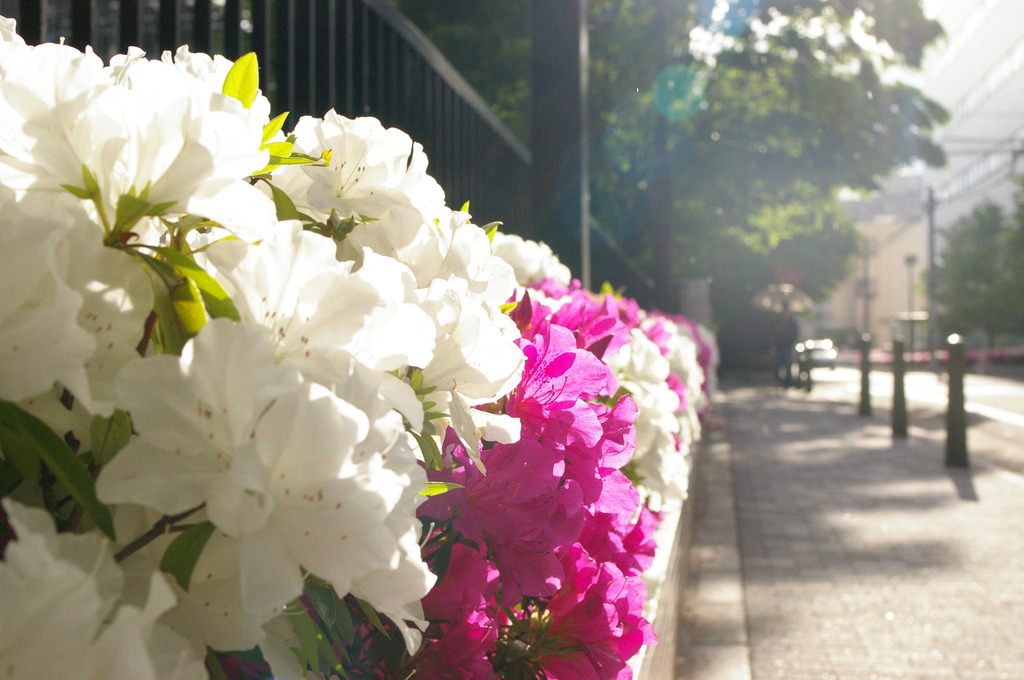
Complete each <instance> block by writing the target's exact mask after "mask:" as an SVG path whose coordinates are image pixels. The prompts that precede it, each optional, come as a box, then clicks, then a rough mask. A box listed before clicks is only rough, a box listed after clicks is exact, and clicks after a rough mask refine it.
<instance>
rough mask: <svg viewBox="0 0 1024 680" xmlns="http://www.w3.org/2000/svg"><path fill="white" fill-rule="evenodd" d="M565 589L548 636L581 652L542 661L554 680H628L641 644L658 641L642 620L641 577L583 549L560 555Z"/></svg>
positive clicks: (556, 600)
mask: <svg viewBox="0 0 1024 680" xmlns="http://www.w3.org/2000/svg"><path fill="white" fill-rule="evenodd" d="M561 559H562V565H563V567H564V569H565V585H564V586H563V587H562V589H561V590H559V591H558V593H557V594H556V595H555V596H554V597H553V598H551V603H550V604H549V605H548V612H549V613H550V615H551V620H552V623H551V628H550V629H549V631H548V635H550V636H553V637H556V638H558V639H560V640H563V641H564V642H565V644H566V646H567V647H575V646H580V647H583V651H581V652H578V653H576V654H571V655H565V654H564V653H563V654H552V655H549V656H547V657H544V658H543V659H541V665H542V666H543V668H544V670H545V672H546V673H547V677H548V678H549V679H550V680H613V679H614V680H627V679H628V678H632V671H631V670H630V668H629V666H627V665H626V661H627V660H628V659H629V658H631V657H632V656H634V655H635V654H636V653H637V652H638V651H639V650H640V647H641V646H642V645H645V644H654V643H655V642H657V638H656V637H655V635H654V630H653V628H652V627H651V624H650V623H649V622H648V621H647V620H645V619H644V618H643V605H644V600H645V599H646V596H647V593H646V590H645V589H644V586H643V582H642V581H641V580H640V579H639V578H638V577H629V576H626V575H624V574H623V573H622V571H621V570H620V569H619V568H618V567H617V566H615V564H614V563H611V562H604V563H602V562H598V561H597V560H595V559H594V558H593V557H591V556H590V555H588V554H587V551H586V550H584V549H583V547H582V546H580V545H578V544H577V545H574V546H572V547H571V548H569V549H568V550H566V551H565V552H563V553H562V555H561Z"/></svg>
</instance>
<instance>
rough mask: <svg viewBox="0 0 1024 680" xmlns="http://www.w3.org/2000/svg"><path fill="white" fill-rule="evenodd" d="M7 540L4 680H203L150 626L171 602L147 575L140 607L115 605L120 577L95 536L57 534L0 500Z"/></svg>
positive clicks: (2, 585)
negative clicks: (10, 537)
mask: <svg viewBox="0 0 1024 680" xmlns="http://www.w3.org/2000/svg"><path fill="white" fill-rule="evenodd" d="M3 505H4V510H5V511H6V512H7V514H8V517H9V519H10V522H11V525H12V526H13V528H14V531H15V533H16V534H17V540H16V541H13V542H11V543H10V544H8V546H7V548H6V551H5V554H4V561H3V562H0V612H2V613H0V668H3V671H4V678H9V679H10V680H35V678H58V677H73V678H82V679H83V680H119V679H121V678H124V679H125V680H128V679H131V680H150V679H152V680H158V679H167V680H171V679H173V680H187V679H189V678H197V679H198V678H205V677H206V671H205V668H204V667H203V663H202V661H201V660H199V659H196V658H195V657H194V656H193V655H192V652H191V650H190V649H189V647H188V646H187V645H186V644H185V642H184V640H182V639H181V638H180V637H178V636H177V635H176V634H174V633H173V632H171V631H170V630H169V629H167V628H165V627H164V626H163V625H161V624H160V623H157V619H158V618H159V617H160V615H161V614H163V613H164V612H165V611H167V610H168V609H169V608H170V607H171V606H173V604H174V596H173V594H172V592H171V590H170V588H169V587H168V586H167V583H166V582H165V581H164V579H163V576H161V575H159V574H154V575H153V576H152V579H151V583H150V593H149V597H148V600H147V601H146V603H145V604H144V606H142V607H141V608H138V607H135V606H132V605H128V604H119V602H118V599H119V598H120V596H121V591H122V588H123V576H122V574H121V572H120V570H119V569H118V568H117V566H116V565H115V564H114V560H113V557H112V556H111V555H110V554H109V553H108V552H107V550H106V545H105V543H104V541H103V540H102V539H101V538H100V537H99V536H98V535H91V534H90V535H83V536H73V535H68V534H59V535H58V534H57V533H56V532H55V531H54V528H53V522H52V520H51V519H50V517H49V515H48V514H46V513H45V512H43V511H41V510H34V509H30V508H26V507H24V506H21V505H19V504H17V503H15V502H13V501H11V500H9V499H5V500H4V501H3Z"/></svg>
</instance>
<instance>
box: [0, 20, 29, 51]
mask: <svg viewBox="0 0 1024 680" xmlns="http://www.w3.org/2000/svg"><path fill="white" fill-rule="evenodd" d="M4 43H10V44H14V45H24V44H25V40H24V39H23V38H22V37H21V36H20V35H18V28H17V22H16V21H15V20H14V19H9V18H7V17H3V16H0V44H4Z"/></svg>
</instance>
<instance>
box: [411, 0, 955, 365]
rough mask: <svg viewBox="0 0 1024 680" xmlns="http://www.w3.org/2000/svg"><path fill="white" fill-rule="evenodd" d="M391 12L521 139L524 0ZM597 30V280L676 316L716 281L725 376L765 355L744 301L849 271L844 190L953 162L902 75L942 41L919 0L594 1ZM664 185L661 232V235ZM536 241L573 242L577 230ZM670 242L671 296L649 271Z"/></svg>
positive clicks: (591, 25)
mask: <svg viewBox="0 0 1024 680" xmlns="http://www.w3.org/2000/svg"><path fill="white" fill-rule="evenodd" d="M395 2H396V5H397V6H398V7H399V9H401V10H402V11H403V12H404V13H405V14H406V15H407V16H408V17H409V18H410V19H412V21H414V22H415V23H416V24H417V25H418V26H419V27H420V28H421V29H422V30H423V31H424V32H425V33H426V34H427V36H428V37H429V38H430V39H431V40H432V41H434V42H435V44H437V45H438V47H439V48H440V49H441V50H442V51H443V52H444V53H445V54H446V55H447V56H448V58H449V59H450V60H451V61H452V63H453V64H454V65H455V67H456V68H458V69H459V70H460V71H461V72H462V73H463V74H464V75H465V76H466V78H467V80H469V82H470V83H471V84H473V86H474V87H476V88H477V90H478V91H479V92H480V93H481V95H482V96H483V97H484V98H485V99H486V100H488V101H489V102H492V103H494V105H495V110H496V112H497V113H498V115H499V116H500V117H501V118H502V119H503V120H504V121H505V122H506V123H507V124H508V125H509V126H510V127H511V128H512V129H513V130H515V131H516V132H517V134H522V131H523V130H527V129H528V127H529V126H528V121H529V108H528V106H529V83H528V77H529V59H528V56H529V44H530V43H529V16H530V4H531V0H502V2H500V3H481V2H476V1H475V0H395ZM588 29H589V38H590V39H589V43H590V44H589V58H590V60H589V93H588V128H589V129H588V133H589V135H590V148H591V152H590V171H591V177H590V184H591V212H592V215H593V217H594V224H595V227H596V229H597V230H598V234H597V235H595V236H594V237H593V239H592V243H593V253H592V259H593V263H594V266H593V270H594V271H595V272H598V273H599V276H600V277H603V278H604V279H606V280H608V281H609V282H611V283H612V284H613V285H614V286H615V287H621V286H625V287H626V290H625V292H626V294H627V295H629V296H632V297H636V298H637V299H639V300H640V301H641V303H643V304H644V305H645V306H648V307H652V306H658V305H659V304H660V305H661V306H663V307H664V308H666V310H667V311H676V310H675V309H673V308H672V306H673V305H672V301H673V300H674V299H675V298H674V297H673V296H674V295H675V290H674V289H675V287H676V285H677V284H678V283H679V282H681V281H682V280H683V279H686V278H710V279H711V280H712V286H711V291H712V303H713V309H714V312H715V325H716V328H715V330H716V331H717V332H718V334H719V342H720V344H721V345H722V351H723V363H724V364H725V365H727V366H728V365H733V366H737V365H744V364H748V363H749V362H750V361H751V360H752V358H753V357H755V356H756V355H757V354H758V352H759V350H761V349H762V348H761V347H759V346H758V343H757V340H758V339H759V338H763V337H766V333H764V330H765V328H766V325H767V324H768V323H769V322H770V319H769V318H768V316H767V314H764V313H760V312H757V311H756V310H754V309H753V308H752V307H751V306H750V297H751V296H752V295H753V293H754V292H755V291H756V290H758V289H760V288H761V287H762V286H764V285H765V284H767V283H770V282H771V281H772V280H773V272H775V271H776V270H778V269H788V270H791V271H802V272H803V276H802V278H801V280H800V287H801V288H803V289H804V290H806V292H807V293H809V294H810V295H811V296H812V297H813V298H815V299H817V300H823V299H825V298H827V296H828V295H829V294H830V293H831V291H832V290H833V289H834V288H835V286H836V285H837V284H838V283H839V282H840V281H841V280H842V279H843V278H844V277H845V276H846V274H847V273H848V272H849V270H850V268H851V267H852V264H853V261H854V260H853V258H854V256H855V255H856V254H857V251H858V249H859V248H860V244H859V238H858V235H857V233H856V231H855V230H854V227H853V224H852V222H851V221H850V220H849V219H848V218H847V217H846V216H845V215H844V213H843V210H842V209H841V206H840V203H839V200H838V195H839V192H840V190H843V189H852V190H855V191H870V190H873V189H875V188H877V187H878V182H879V180H880V179H881V178H884V177H885V176H886V175H888V174H890V173H891V172H893V171H894V170H895V169H897V168H900V167H904V166H907V165H909V164H911V163H913V162H915V161H924V162H926V163H930V164H942V163H943V162H944V157H943V154H942V151H941V149H940V148H939V147H938V146H937V145H936V144H935V143H934V142H933V141H932V140H931V137H930V135H931V131H932V128H933V127H934V126H936V125H938V124H941V123H942V122H944V121H945V120H946V113H945V111H943V110H942V109H941V107H939V106H938V105H937V104H936V103H934V102H933V101H931V100H928V99H927V98H925V97H924V96H923V95H922V94H921V92H920V91H918V90H917V89H915V88H913V87H911V86H909V85H907V84H906V83H905V82H901V81H900V80H899V79H898V78H897V77H896V75H898V74H899V73H907V72H909V71H911V70H913V69H915V68H917V67H919V66H920V62H921V57H922V54H923V52H924V49H925V47H926V46H927V45H928V44H929V43H931V42H932V41H934V40H935V39H937V38H938V37H939V36H940V35H941V33H942V31H941V28H940V26H939V25H938V24H937V23H936V22H934V21H932V20H930V19H928V18H926V17H925V16H924V13H923V10H922V8H921V3H920V0H885V1H884V2H881V1H877V0H729V1H724V0H717V1H716V0H696V1H693V0H691V1H690V2H686V1H683V0H589V3H588ZM666 55H667V56H666ZM659 120H660V121H662V123H661V124H664V125H666V126H667V135H666V136H665V137H666V142H665V149H664V150H660V149H657V148H655V144H654V142H655V139H656V133H655V129H656V126H657V125H658V124H659V122H658V121H659ZM523 141H524V142H528V140H526V139H525V138H524V139H523ZM665 177H667V178H668V180H669V181H670V182H671V196H672V199H671V200H672V214H673V215H674V219H673V223H672V225H671V230H670V231H669V233H667V234H666V233H663V232H662V231H660V230H657V229H652V228H651V215H652V196H651V194H652V191H651V189H652V186H653V185H654V184H655V182H657V181H658V180H659V179H660V178H665ZM507 228H508V229H509V230H510V231H515V225H507ZM544 238H545V240H548V241H549V242H550V243H551V244H552V246H553V247H555V249H556V251H558V252H564V253H572V252H576V250H575V249H578V248H579V243H578V241H577V239H578V235H576V234H559V235H550V237H549V236H547V235H545V237H544ZM666 241H667V242H666ZM663 248H670V249H671V252H672V253H674V257H673V259H672V271H671V272H670V276H668V277H662V276H659V277H658V278H659V280H666V279H667V280H669V281H670V282H671V283H670V287H671V288H672V289H673V290H672V291H670V294H669V295H668V296H666V295H665V294H664V290H662V291H658V290H656V289H655V288H654V287H653V286H652V285H651V282H650V279H651V277H650V276H649V275H644V273H645V272H648V273H649V272H652V271H655V269H656V266H657V264H658V259H657V257H656V253H657V252H658V250H659V249H663ZM659 293H661V294H659ZM666 299H668V300H669V302H668V303H666V302H665V301H666Z"/></svg>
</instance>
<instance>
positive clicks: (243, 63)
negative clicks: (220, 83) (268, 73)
mask: <svg viewBox="0 0 1024 680" xmlns="http://www.w3.org/2000/svg"><path fill="white" fill-rule="evenodd" d="M259 90H260V67H259V63H258V62H257V61H256V53H255V52H250V53H249V54H244V55H242V56H241V57H239V58H238V60H237V61H235V63H234V65H233V66H232V67H231V70H230V71H228V75H227V77H226V78H224V87H223V88H221V92H222V93H223V94H226V95H227V96H229V97H234V98H235V99H237V100H238V101H240V102H242V106H244V107H245V108H247V109H248V108H251V107H252V103H253V102H254V101H256V95H257V94H258V93H259Z"/></svg>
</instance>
